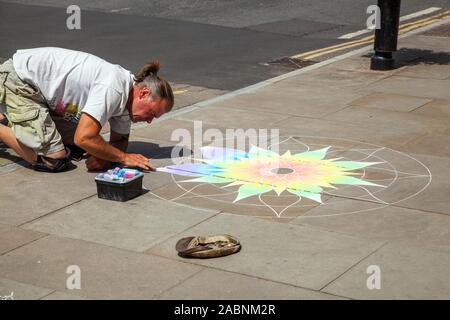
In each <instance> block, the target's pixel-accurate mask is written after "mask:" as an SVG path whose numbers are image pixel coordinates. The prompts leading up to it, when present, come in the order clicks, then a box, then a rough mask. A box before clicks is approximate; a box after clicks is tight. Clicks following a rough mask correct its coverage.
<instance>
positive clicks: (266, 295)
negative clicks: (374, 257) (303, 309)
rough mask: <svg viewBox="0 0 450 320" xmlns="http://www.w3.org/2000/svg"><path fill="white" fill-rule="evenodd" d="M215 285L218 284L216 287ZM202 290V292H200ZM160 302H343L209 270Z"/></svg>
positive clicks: (311, 292) (170, 292)
mask: <svg viewBox="0 0 450 320" xmlns="http://www.w3.org/2000/svg"><path fill="white" fill-rule="evenodd" d="M211 283H214V285H213V286H212V285H211ZM199 288H202V290H199ZM157 298H158V299H175V300H185V299H194V300H224V299H225V300H254V299H257V300H265V299H275V300H342V299H345V298H343V297H338V296H334V295H330V294H323V293H321V292H318V291H313V290H307V289H303V288H298V287H294V286H290V285H286V284H282V283H277V282H272V281H267V280H264V279H258V278H253V277H248V276H244V275H240V274H236V273H231V272H225V271H220V270H214V269H205V270H202V271H200V272H199V273H197V274H196V275H194V276H193V277H192V278H189V279H187V280H186V281H184V282H182V283H181V284H179V285H177V286H176V287H174V288H171V289H169V290H168V291H166V292H164V293H163V294H161V295H160V296H158V297H157Z"/></svg>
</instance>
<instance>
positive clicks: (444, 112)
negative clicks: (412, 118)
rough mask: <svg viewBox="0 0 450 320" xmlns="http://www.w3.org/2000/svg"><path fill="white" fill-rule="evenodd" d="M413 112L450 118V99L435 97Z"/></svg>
mask: <svg viewBox="0 0 450 320" xmlns="http://www.w3.org/2000/svg"><path fill="white" fill-rule="evenodd" d="M412 113H414V114H418V115H423V116H427V117H434V118H450V100H436V99H433V100H432V101H431V102H430V103H427V104H426V105H424V106H422V107H420V108H418V109H416V110H414V111H413V112H412Z"/></svg>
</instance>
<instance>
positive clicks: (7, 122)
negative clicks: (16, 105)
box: [0, 113, 9, 127]
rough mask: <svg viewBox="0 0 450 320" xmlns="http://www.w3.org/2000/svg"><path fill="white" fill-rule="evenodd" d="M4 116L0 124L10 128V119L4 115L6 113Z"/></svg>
mask: <svg viewBox="0 0 450 320" xmlns="http://www.w3.org/2000/svg"><path fill="white" fill-rule="evenodd" d="M2 116H3V119H2V120H0V124H2V125H4V126H7V127H8V126H9V120H8V118H7V117H6V115H5V114H4V113H2Z"/></svg>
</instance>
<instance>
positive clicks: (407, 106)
mask: <svg viewBox="0 0 450 320" xmlns="http://www.w3.org/2000/svg"><path fill="white" fill-rule="evenodd" d="M431 101H432V99H427V98H420V97H414V96H405V95H401V94H395V93H381V92H374V93H371V94H369V95H367V96H364V97H362V98H360V99H356V100H354V101H352V102H351V103H350V104H351V105H353V106H360V107H366V108H375V109H383V110H389V111H397V112H410V111H413V110H415V109H417V108H420V107H421V106H423V105H424V104H426V103H428V102H431Z"/></svg>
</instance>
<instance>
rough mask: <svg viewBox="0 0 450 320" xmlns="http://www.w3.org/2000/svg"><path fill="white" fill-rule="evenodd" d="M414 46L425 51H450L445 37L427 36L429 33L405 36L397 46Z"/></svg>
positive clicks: (449, 45)
mask: <svg viewBox="0 0 450 320" xmlns="http://www.w3.org/2000/svg"><path fill="white" fill-rule="evenodd" d="M403 47H405V48H415V49H419V50H425V52H429V51H436V52H448V51H450V44H449V43H448V39H446V38H445V37H437V36H429V35H415V36H413V37H406V38H403V39H401V41H400V46H399V48H403Z"/></svg>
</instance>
